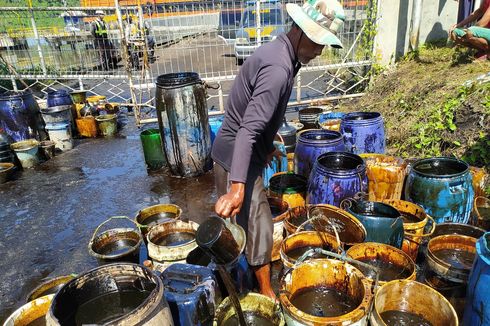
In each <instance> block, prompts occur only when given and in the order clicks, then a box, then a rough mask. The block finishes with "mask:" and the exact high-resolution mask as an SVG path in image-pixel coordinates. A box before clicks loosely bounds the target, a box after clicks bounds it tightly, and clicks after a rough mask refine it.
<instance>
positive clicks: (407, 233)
mask: <svg viewBox="0 0 490 326" xmlns="http://www.w3.org/2000/svg"><path fill="white" fill-rule="evenodd" d="M426 215H427V218H428V219H429V220H430V221H431V223H432V227H431V230H430V231H429V233H423V234H420V235H419V234H415V233H412V232H407V231H405V235H408V236H411V237H421V238H422V237H430V236H431V235H432V234H434V231H435V230H436V221H435V220H434V218H433V217H432V216H430V215H429V214H426ZM413 242H415V243H417V241H413Z"/></svg>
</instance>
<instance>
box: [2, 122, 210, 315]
mask: <svg viewBox="0 0 490 326" xmlns="http://www.w3.org/2000/svg"><path fill="white" fill-rule="evenodd" d="M139 133H140V130H138V129H137V128H136V127H135V124H134V120H133V119H132V117H130V119H129V122H128V124H127V125H126V126H125V127H124V128H123V129H122V130H121V131H120V133H119V136H117V137H115V138H107V139H104V138H98V139H84V140H78V141H77V146H76V147H75V148H74V149H73V150H71V151H69V152H66V153H63V154H59V155H58V156H56V157H55V158H53V159H52V160H50V161H47V162H45V163H43V164H41V165H39V166H37V167H36V168H35V169H31V170H25V171H22V172H19V173H18V174H17V179H16V180H13V181H10V182H7V183H5V184H2V185H0V221H1V223H2V226H3V232H2V233H0V256H1V257H2V259H1V261H0V279H1V283H0V302H1V304H0V321H2V323H3V320H5V318H6V317H8V315H9V314H10V313H11V312H12V311H13V310H15V309H16V308H17V307H19V306H21V305H22V304H23V303H24V299H25V297H26V295H27V294H28V293H29V292H30V291H31V290H32V289H33V288H34V287H35V286H37V285H38V284H39V282H40V281H41V280H43V279H45V278H51V277H54V276H58V275H66V274H70V273H82V272H84V271H87V270H89V269H91V268H94V267H96V266H97V262H96V261H95V259H94V258H92V257H91V256H90V255H89V253H88V250H87V244H88V242H89V240H90V237H91V236H92V233H93V231H94V229H95V228H96V226H97V225H98V224H100V223H101V222H103V221H105V220H106V219H107V218H108V217H110V216H113V215H127V216H130V217H131V218H133V217H134V216H135V215H136V213H137V211H138V210H139V209H141V208H144V207H147V206H150V205H155V204H159V203H174V204H177V205H179V206H180V207H181V208H182V209H183V215H182V217H183V218H186V217H187V218H189V219H191V220H194V221H196V222H198V223H199V222H201V221H202V220H204V219H205V218H206V217H208V216H209V215H211V214H212V213H213V208H214V203H215V202H216V194H215V190H214V177H213V174H212V171H211V172H209V173H207V174H206V175H203V176H201V177H198V178H191V179H181V178H175V177H170V176H168V175H166V173H165V172H164V171H159V172H152V173H147V170H146V166H145V162H144V157H143V150H142V147H141V143H140V140H139ZM113 223H114V224H109V225H108V226H107V228H111V227H117V225H118V224H117V223H120V224H119V225H122V226H128V225H129V224H130V223H129V222H113Z"/></svg>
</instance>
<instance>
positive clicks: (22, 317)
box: [3, 294, 54, 326]
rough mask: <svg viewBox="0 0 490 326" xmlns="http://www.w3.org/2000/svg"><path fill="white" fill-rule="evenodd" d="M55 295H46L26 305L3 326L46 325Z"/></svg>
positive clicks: (15, 312)
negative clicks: (47, 315)
mask: <svg viewBox="0 0 490 326" xmlns="http://www.w3.org/2000/svg"><path fill="white" fill-rule="evenodd" d="M53 297H54V294H50V295H45V296H42V297H40V298H37V299H35V300H33V301H31V302H28V303H26V304H25V305H23V306H22V307H20V308H19V309H17V310H16V311H14V313H12V314H11V315H10V316H9V317H8V318H7V320H5V322H4V323H3V326H21V325H46V314H47V313H48V310H49V307H50V305H51V301H52V300H53Z"/></svg>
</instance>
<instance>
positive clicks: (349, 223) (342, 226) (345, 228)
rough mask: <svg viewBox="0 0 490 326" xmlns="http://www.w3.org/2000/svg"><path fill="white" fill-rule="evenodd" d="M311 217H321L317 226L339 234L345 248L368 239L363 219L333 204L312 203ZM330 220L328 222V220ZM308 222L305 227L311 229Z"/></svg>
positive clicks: (310, 207) (333, 233) (310, 208)
mask: <svg viewBox="0 0 490 326" xmlns="http://www.w3.org/2000/svg"><path fill="white" fill-rule="evenodd" d="M308 216H309V217H310V219H314V218H317V219H319V220H318V221H317V222H316V223H315V226H316V227H317V228H318V227H320V229H321V230H323V231H325V232H327V233H329V234H331V235H334V236H336V235H337V234H338V236H339V239H340V242H342V243H343V245H344V249H347V248H349V247H351V246H353V245H354V244H356V243H361V242H364V241H365V240H366V236H367V232H366V228H365V227H364V226H363V225H362V223H361V221H359V219H357V217H355V216H354V215H352V214H350V213H348V212H346V211H344V210H343V209H340V208H338V207H336V206H333V205H327V204H324V205H312V206H309V215H308ZM327 221H328V222H327ZM308 226H309V225H308V224H306V226H305V229H311V225H310V227H308Z"/></svg>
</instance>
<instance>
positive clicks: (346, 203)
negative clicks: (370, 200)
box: [340, 198, 357, 211]
mask: <svg viewBox="0 0 490 326" xmlns="http://www.w3.org/2000/svg"><path fill="white" fill-rule="evenodd" d="M352 202H356V203H357V199H356V198H344V199H342V201H341V202H340V208H341V209H343V210H344V211H346V210H347V208H351V207H352Z"/></svg>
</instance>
